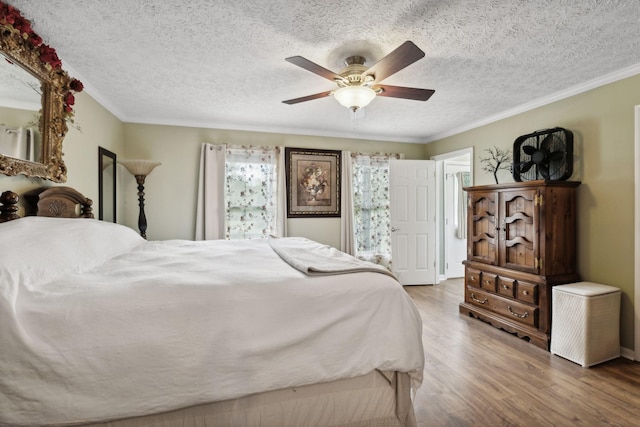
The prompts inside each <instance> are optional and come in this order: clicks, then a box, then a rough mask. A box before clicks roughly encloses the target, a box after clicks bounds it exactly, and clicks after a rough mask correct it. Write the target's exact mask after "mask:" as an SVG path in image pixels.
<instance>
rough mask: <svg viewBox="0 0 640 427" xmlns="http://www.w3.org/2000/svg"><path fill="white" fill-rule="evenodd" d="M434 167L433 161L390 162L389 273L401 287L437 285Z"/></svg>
mask: <svg viewBox="0 0 640 427" xmlns="http://www.w3.org/2000/svg"><path fill="white" fill-rule="evenodd" d="M435 173H436V166H435V162H434V161H432V160H391V161H390V163H389V196H390V199H391V259H392V270H393V272H394V273H395V274H396V275H397V276H398V280H399V281H400V283H401V284H403V285H431V284H434V283H436V272H437V269H436V184H435V183H436V179H435Z"/></svg>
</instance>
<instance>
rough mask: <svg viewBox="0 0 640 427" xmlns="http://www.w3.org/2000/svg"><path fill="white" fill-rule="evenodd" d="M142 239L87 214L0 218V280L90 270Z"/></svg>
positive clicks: (28, 281)
mask: <svg viewBox="0 0 640 427" xmlns="http://www.w3.org/2000/svg"><path fill="white" fill-rule="evenodd" d="M144 241H145V240H144V239H143V238H142V237H140V235H138V233H136V232H135V231H134V230H132V229H131V228H129V227H125V226H123V225H118V224H114V223H111V222H105V221H98V220H96V219H87V218H48V217H35V216H29V217H25V218H21V219H16V220H13V221H8V222H5V223H1V224H0V283H2V284H4V283H7V284H8V283H14V284H24V285H27V286H28V285H34V284H38V283H43V282H48V281H50V280H52V279H54V278H56V277H59V276H61V275H64V274H68V273H71V272H82V271H86V270H89V269H91V268H93V267H95V266H97V265H99V264H102V263H104V262H105V261H107V260H108V259H110V258H113V257H115V256H118V255H120V254H123V253H125V252H128V251H130V250H131V249H133V248H134V247H136V246H138V245H140V244H141V243H143V242H144Z"/></svg>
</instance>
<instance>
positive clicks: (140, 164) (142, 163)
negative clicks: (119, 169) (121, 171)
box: [118, 160, 162, 176]
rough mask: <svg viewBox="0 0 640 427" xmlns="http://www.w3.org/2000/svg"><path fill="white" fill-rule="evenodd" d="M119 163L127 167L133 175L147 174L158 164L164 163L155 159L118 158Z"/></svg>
mask: <svg viewBox="0 0 640 427" xmlns="http://www.w3.org/2000/svg"><path fill="white" fill-rule="evenodd" d="M118 163H120V164H121V165H122V166H124V167H125V168H127V170H128V171H129V173H130V174H131V175H133V176H147V175H149V174H150V173H151V171H152V170H153V169H154V168H155V167H156V166H160V165H161V164H162V163H160V162H154V161H153V160H118Z"/></svg>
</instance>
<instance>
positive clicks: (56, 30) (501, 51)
mask: <svg viewBox="0 0 640 427" xmlns="http://www.w3.org/2000/svg"><path fill="white" fill-rule="evenodd" d="M8 3H10V4H12V5H14V6H15V7H17V8H18V9H20V10H21V11H22V13H23V15H24V16H25V17H26V18H28V19H30V20H31V21H32V23H33V27H34V30H35V31H36V32H37V33H38V34H40V35H41V36H42V37H43V38H44V40H45V42H47V43H49V44H50V45H51V46H52V47H54V48H56V50H57V52H58V54H59V56H60V58H61V59H62V60H63V65H64V67H65V68H67V69H68V70H69V72H70V73H71V74H73V76H74V77H77V78H79V79H81V80H82V81H83V83H84V84H85V87H86V89H87V92H88V93H89V94H90V95H92V96H93V97H94V98H95V99H97V100H98V101H99V102H101V103H102V104H103V105H104V106H105V107H106V108H108V109H109V110H111V111H112V112H113V113H114V114H116V115H117V116H118V117H119V118H120V119H121V120H123V121H126V122H140V123H156V124H173V125H186V126H198V127H211V128H226V129H246V130H259V131H270V132H282V133H294V134H308V135H329V136H346V137H356V138H364V139H383V140H394V141H409V142H426V141H431V140H433V139H434V138H438V137H442V136H446V135H449V134H452V133H455V132H457V131H460V130H464V129H467V128H470V127H472V126H474V125H475V124H479V123H482V122H487V121H490V120H492V119H495V118H497V117H500V116H503V115H505V114H508V113H509V112H514V111H518V109H523V108H527V106H531V105H535V104H536V103H540V102H544V100H548V99H552V98H553V97H556V98H557V97H558V96H561V94H563V93H564V94H566V93H570V92H571V91H575V90H577V89H578V88H584V87H589V85H594V84H596V82H602V81H605V80H607V79H611V78H612V75H613V76H618V77H620V76H626V75H631V74H635V73H638V72H640V65H639V64H640V4H639V3H638V1H637V0H597V1H596V0H573V1H572V0H530V1H529V0H518V1H514V0H464V1H437V0H427V1H418V0H377V1H361V0H352V1H350V2H344V1H334V0H329V1H319V0H275V1H273V0H272V1H264V0H242V1H238V0H229V1H226V0H225V1H208V0H180V1H174V0H155V1H153V0H138V1H131V0H109V1H86V0H48V1H46V2H45V1H36V0H8ZM406 40H411V41H413V42H414V43H415V44H416V45H417V46H418V47H420V48H421V49H422V50H423V51H424V52H425V53H426V56H425V57H424V58H423V59H421V60H419V61H418V62H416V63H414V64H412V65H410V66H409V67H407V68H405V69H403V70H401V71H399V72H398V73H396V74H394V75H393V76H391V77H389V78H387V79H386V80H384V83H385V84H390V85H398V86H410V87H418V88H425V89H435V91H436V92H435V95H433V97H431V99H430V100H429V101H427V102H419V101H410V100H403V99H395V98H389V97H379V98H377V99H374V100H373V102H372V103H371V104H370V105H369V106H368V107H366V108H365V109H364V114H363V115H362V117H359V118H358V119H357V120H353V118H352V117H351V115H350V112H349V110H347V109H346V108H344V107H342V106H340V105H339V104H338V103H337V101H336V100H335V99H333V98H332V97H327V98H323V99H318V100H313V101H309V102H304V103H301V104H296V105H286V104H283V103H282V102H281V101H282V100H285V99H290V98H297V97H301V96H305V95H310V94H315V93H318V92H323V91H327V90H331V89H334V88H336V86H335V85H334V84H333V83H332V82H331V81H329V80H326V79H323V78H322V77H320V76H318V75H316V74H312V73H310V72H308V71H306V70H304V69H302V68H299V67H296V66H295V65H292V64H290V63H288V62H286V61H285V60H284V58H286V57H289V56H294V55H301V56H303V57H305V58H307V59H309V60H311V61H313V62H315V63H317V64H319V65H321V66H323V67H325V68H328V69H330V70H332V71H336V72H337V71H339V70H340V69H341V68H343V61H344V59H345V58H346V57H348V56H351V55H361V56H364V57H365V58H366V59H367V64H368V65H372V64H373V63H375V62H376V61H377V60H379V59H380V58H382V57H383V56H385V55H386V54H388V53H389V52H391V51H392V50H393V49H395V48H396V47H398V46H399V45H400V44H402V43H403V42H404V41H406ZM530 130H531V131H533V130H535V129H530ZM524 131H529V130H527V129H523V132H524Z"/></svg>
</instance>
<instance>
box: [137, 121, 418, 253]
mask: <svg viewBox="0 0 640 427" xmlns="http://www.w3.org/2000/svg"><path fill="white" fill-rule="evenodd" d="M125 139H126V141H127V147H126V156H127V157H128V158H141V159H152V160H157V161H159V162H162V165H161V166H159V167H157V168H156V169H154V170H153V172H152V173H151V174H150V175H149V176H148V177H147V178H146V182H145V190H144V191H145V214H146V217H147V223H148V229H147V237H148V238H149V239H150V240H166V239H193V237H194V232H195V211H196V192H197V186H198V166H199V156H200V147H201V144H202V143H203V142H207V143H211V144H231V145H254V146H276V145H281V146H289V147H298V148H322V149H329V150H351V151H361V152H380V151H382V152H394V153H403V154H405V156H406V158H408V159H419V158H422V157H421V156H423V148H422V146H421V145H419V144H406V143H393V142H380V141H365V140H356V139H344V138H328V137H315V136H296V135H284V134H276V133H264V132H244V131H230V130H219V129H203V128H190V127H177V126H158V125H142V124H132V123H128V124H125ZM125 188H126V191H125V192H126V195H127V197H128V200H127V202H126V213H125V221H124V222H125V224H127V225H129V226H130V227H132V228H135V229H137V223H138V205H137V203H131V200H130V199H136V196H135V194H136V191H137V190H136V183H135V181H134V179H133V177H130V179H129V180H128V181H127V180H125ZM136 200H137V199H136ZM287 226H288V234H289V235H290V236H302V237H308V238H310V239H314V240H317V241H319V242H322V243H325V244H328V245H331V246H335V247H340V219H339V218H292V219H289V220H288V224H287Z"/></svg>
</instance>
